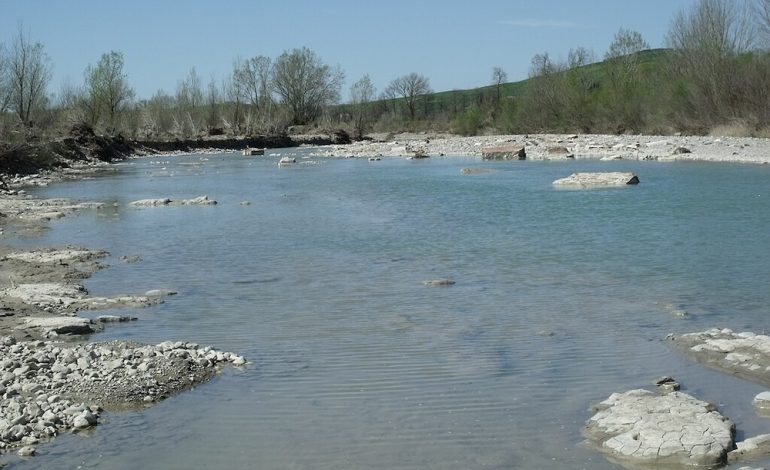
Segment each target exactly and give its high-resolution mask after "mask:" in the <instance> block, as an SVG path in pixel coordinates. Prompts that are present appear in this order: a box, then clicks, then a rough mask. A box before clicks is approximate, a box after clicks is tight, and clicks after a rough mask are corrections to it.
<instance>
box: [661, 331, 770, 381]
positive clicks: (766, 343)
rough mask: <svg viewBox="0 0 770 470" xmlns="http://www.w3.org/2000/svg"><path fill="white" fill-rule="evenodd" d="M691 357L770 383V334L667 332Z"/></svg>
mask: <svg viewBox="0 0 770 470" xmlns="http://www.w3.org/2000/svg"><path fill="white" fill-rule="evenodd" d="M668 339H669V340H671V341H673V342H674V343H675V344H676V345H677V346H678V347H679V348H680V349H681V350H682V351H683V352H684V353H685V355H687V356H689V357H690V358H692V359H694V360H696V361H698V362H701V363H704V364H706V365H709V366H712V367H714V368H717V369H720V370H722V371H725V372H728V373H730V374H735V375H739V376H742V377H744V378H747V379H750V380H754V381H757V382H760V383H763V384H765V385H770V336H768V335H759V334H756V333H752V332H750V331H744V332H742V333H736V332H734V331H733V330H730V329H728V328H723V329H720V328H712V329H710V330H707V331H702V332H699V333H688V334H683V335H668Z"/></svg>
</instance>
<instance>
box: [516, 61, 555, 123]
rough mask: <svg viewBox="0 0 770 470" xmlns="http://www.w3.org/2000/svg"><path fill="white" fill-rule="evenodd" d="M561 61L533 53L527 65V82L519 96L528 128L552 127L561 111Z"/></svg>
mask: <svg viewBox="0 0 770 470" xmlns="http://www.w3.org/2000/svg"><path fill="white" fill-rule="evenodd" d="M564 69H565V67H564V65H563V64H559V63H556V62H554V61H553V60H552V59H551V57H550V56H549V55H548V53H547V52H546V53H543V54H535V56H534V57H532V62H531V66H530V69H529V78H530V80H529V83H528V86H527V89H526V91H525V94H524V96H523V103H522V104H523V108H524V114H525V115H526V116H527V122H526V124H527V125H528V126H530V128H531V129H532V130H536V131H541V130H545V129H556V128H558V127H560V126H561V125H562V124H563V121H564V115H565V97H564V86H565V85H564V74H563V72H564Z"/></svg>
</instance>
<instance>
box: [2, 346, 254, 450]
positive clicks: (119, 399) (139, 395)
mask: <svg viewBox="0 0 770 470" xmlns="http://www.w3.org/2000/svg"><path fill="white" fill-rule="evenodd" d="M223 364H233V365H239V366H241V365H245V364H247V361H246V360H245V359H244V358H243V357H242V356H239V355H237V354H233V353H228V352H223V351H217V350H215V349H213V348H211V347H208V346H207V347H200V346H199V345H197V344H195V343H187V342H182V341H176V342H172V341H165V342H163V343H160V344H157V345H142V344H136V343H128V342H125V341H111V342H107V343H84V344H76V345H69V344H67V345H63V344H59V343H56V342H53V341H28V342H19V341H17V340H15V339H14V338H12V337H0V453H2V452H8V451H10V450H15V451H16V452H17V453H18V455H21V456H25V457H26V456H32V455H34V454H35V447H34V446H35V445H36V444H38V443H39V442H40V441H41V440H49V439H51V438H53V437H55V436H57V435H58V434H61V433H62V432H67V431H75V430H84V429H89V428H91V427H93V426H96V425H98V423H99V418H100V415H101V412H102V406H101V404H102V403H107V404H119V405H121V406H126V405H128V406H132V405H133V406H141V405H143V404H150V403H154V402H157V401H159V400H161V399H163V398H165V397H167V396H170V395H172V394H174V393H176V392H179V391H181V390H183V389H186V388H189V387H190V386H193V385H195V384H196V383H200V382H202V381H204V380H207V379H208V378H209V377H211V375H212V374H213V373H215V372H216V371H218V370H219V367H220V366H221V365H223Z"/></svg>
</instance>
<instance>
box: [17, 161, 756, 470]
mask: <svg viewBox="0 0 770 470" xmlns="http://www.w3.org/2000/svg"><path fill="white" fill-rule="evenodd" d="M294 152H295V153H297V154H298V157H299V161H300V162H304V163H301V164H298V165H296V166H295V167H291V168H278V166H277V165H276V161H277V158H271V157H264V158H263V157H260V158H243V157H240V156H235V155H232V154H229V155H225V154H222V155H205V156H200V155H196V156H185V157H163V158H158V157H154V158H149V159H141V160H132V161H129V162H127V163H125V164H122V165H121V166H120V171H118V172H117V173H107V174H104V175H102V176H99V177H97V178H94V179H91V180H86V181H80V182H76V183H62V184H57V185H55V186H52V187H50V188H46V189H45V190H42V191H40V192H39V193H40V194H41V195H43V196H49V197H50V196H57V197H58V196H65V197H75V198H81V199H87V200H99V201H104V202H107V203H109V205H108V207H106V208H104V209H101V210H98V211H93V212H85V213H83V214H82V215H80V216H78V217H72V218H68V219H64V220H61V221H57V222H55V223H54V224H53V225H52V228H53V229H52V230H51V231H49V232H47V233H46V234H45V235H43V236H41V237H39V238H35V239H31V240H29V239H24V240H16V241H15V242H14V243H16V244H18V245H41V246H48V245H62V244H67V243H72V244H78V245H84V246H88V247H91V248H99V249H105V250H108V251H109V252H110V253H111V257H110V258H109V259H108V261H107V262H108V263H109V264H110V265H111V267H110V268H109V269H106V270H103V271H100V272H99V273H97V274H96V275H94V276H93V277H92V278H91V279H89V280H88V281H87V283H86V286H87V287H88V289H89V290H90V291H91V293H92V294H94V295H108V294H117V293H136V292H143V291H145V290H149V289H154V288H171V289H176V290H178V291H179V295H178V296H175V297H171V298H169V299H168V301H167V302H166V303H165V304H164V305H161V306H158V307H153V308H149V309H145V310H130V311H129V313H131V314H132V315H135V316H137V317H139V321H138V322H134V323H131V324H127V325H116V326H110V327H109V328H108V329H107V330H106V331H105V332H104V333H102V334H99V335H95V336H94V337H93V338H92V339H93V340H107V339H113V338H127V339H133V340H139V341H147V342H159V341H162V340H166V339H175V340H176V339H179V340H190V341H196V342H199V343H201V344H211V345H213V346H215V347H217V348H221V349H225V350H230V351H234V352H237V353H239V354H243V355H245V356H246V358H247V359H249V360H250V361H252V364H251V365H250V366H249V367H247V368H246V369H243V370H237V369H232V368H231V369H228V370H226V371H225V373H224V374H223V375H222V376H221V377H219V378H217V379H215V380H213V381H212V382H210V383H207V384H205V385H202V386H200V387H198V388H197V389H195V390H193V391H190V392H187V393H185V394H182V395H180V396H178V397H174V398H173V399H170V400H167V401H165V402H163V403H161V404H159V405H157V406H155V407H153V408H150V409H147V410H145V411H141V412H131V413H108V414H106V415H105V418H104V420H103V423H102V424H100V425H99V426H98V427H97V428H96V429H95V430H94V432H93V433H92V434H91V435H90V436H89V437H84V436H74V435H69V436H63V437H60V438H58V439H57V440H56V441H54V442H53V443H51V444H48V445H43V446H40V447H39V449H38V456H37V457H35V458H34V459H32V460H29V461H26V462H24V461H14V462H13V463H12V465H11V468H14V469H16V468H57V469H59V468H79V467H80V468H109V469H124V468H125V469H133V468H169V469H175V468H178V469H188V468H260V469H262V468H265V469H273V468H275V469H359V468H369V469H377V468H381V469H466V468H473V469H475V468H493V469H514V468H515V469H540V468H543V469H545V468H588V469H608V468H616V467H615V466H614V465H613V464H610V463H608V462H606V461H605V460H604V458H603V457H602V456H601V455H599V454H596V453H595V452H593V451H591V450H589V449H586V448H584V447H583V446H581V444H580V443H581V441H582V438H581V435H580V430H581V428H582V425H583V423H584V422H585V420H586V419H587V418H588V417H589V416H590V412H589V407H590V406H591V404H593V403H596V402H598V401H601V400H603V399H604V398H606V397H607V396H608V395H609V394H610V393H612V392H616V391H625V390H628V389H631V388H637V387H649V386H650V382H651V381H652V380H653V379H654V378H655V377H657V376H660V375H673V376H675V377H676V378H677V379H679V380H680V381H681V382H682V383H683V386H684V387H683V389H684V390H685V391H687V392H689V393H693V394H695V395H696V396H698V397H699V398H702V399H706V400H710V401H713V402H715V403H719V404H720V405H721V409H722V411H723V412H724V413H725V414H727V415H728V416H730V417H731V418H732V419H733V420H734V421H735V422H736V423H737V425H738V429H739V433H744V432H745V433H746V434H755V433H759V432H770V422H768V421H765V420H762V419H760V418H757V417H756V416H755V415H754V413H753V411H752V409H751V403H750V402H751V398H752V397H753V396H754V394H756V393H758V392H759V391H761V390H763V388H762V387H761V386H759V385H755V384H752V383H749V382H745V381H741V380H738V379H735V378H733V377H729V376H726V375H722V374H719V373H717V372H713V371H710V370H708V369H705V368H703V367H701V366H699V365H696V364H691V363H689V362H688V361H686V360H684V359H682V358H681V357H680V356H679V355H678V354H677V353H676V352H675V351H673V350H671V349H670V348H669V345H668V344H667V343H666V342H665V341H663V338H664V337H665V335H666V334H667V333H669V332H676V333H681V332H689V331H699V330H702V329H706V328H710V327H713V326H728V327H731V328H733V329H736V330H743V329H751V330H753V331H763V330H768V329H770V317H769V316H768V307H767V306H768V305H770V289H768V279H770V249H769V248H770V168H767V167H765V166H753V165H752V166H737V165H714V164H692V163H689V164H681V163H680V164H677V163H665V164H663V163H656V162H586V161H572V162H513V163H512V162H506V163H481V162H479V161H478V160H476V159H473V158H431V159H430V160H428V161H407V160H403V159H386V160H383V161H380V162H367V161H364V160H341V159H328V160H315V162H316V163H315V164H310V163H308V162H309V161H313V160H312V159H303V158H302V157H303V156H306V153H305V152H306V151H303V150H295V151H294ZM481 165H483V166H484V167H487V168H492V169H495V170H498V171H496V172H493V173H488V174H479V175H472V176H462V175H461V174H460V170H461V168H463V167H469V166H481ZM596 170H599V171H633V172H635V173H637V174H638V175H639V177H640V180H641V184H639V185H638V186H635V187H628V188H613V189H599V190H592V191H569V190H557V189H554V188H553V187H552V185H551V182H552V181H553V180H555V179H557V178H560V177H563V176H567V175H569V174H570V173H572V172H573V171H596ZM203 194H207V195H208V196H209V197H211V198H213V199H216V200H217V201H219V204H218V205H217V206H213V207H195V206H192V207H190V206H187V207H163V208H142V209H138V208H132V207H130V206H128V203H129V202H130V201H132V200H137V199H143V198H150V197H171V198H191V197H195V196H199V195H203ZM241 201H250V202H251V204H250V205H241V204H240V202H241ZM113 203H115V206H114V207H113V206H112V204H113ZM123 255H128V256H131V255H139V256H141V257H142V261H140V262H139V263H136V264H125V263H123V262H121V261H120V260H119V257H120V256H123ZM442 278H451V279H454V280H455V281H456V282H457V283H456V284H455V285H454V286H451V287H445V288H430V287H426V286H424V285H423V284H422V282H423V281H425V280H429V279H442ZM675 309H684V310H686V311H688V312H689V313H690V314H691V316H690V318H688V319H682V318H678V317H676V316H675V315H673V313H672V311H673V310H675ZM99 313H102V312H99ZM741 436H742V434H739V437H741Z"/></svg>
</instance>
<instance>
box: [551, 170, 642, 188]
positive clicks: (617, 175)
mask: <svg viewBox="0 0 770 470" xmlns="http://www.w3.org/2000/svg"><path fill="white" fill-rule="evenodd" d="M553 184H554V186H560V187H568V188H583V189H584V188H598V187H608V186H626V185H629V184H639V177H637V176H636V175H635V174H633V173H625V172H619V171H608V172H599V173H572V174H571V175H569V176H568V177H566V178H561V179H558V180H556V181H554V182H553Z"/></svg>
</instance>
